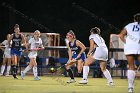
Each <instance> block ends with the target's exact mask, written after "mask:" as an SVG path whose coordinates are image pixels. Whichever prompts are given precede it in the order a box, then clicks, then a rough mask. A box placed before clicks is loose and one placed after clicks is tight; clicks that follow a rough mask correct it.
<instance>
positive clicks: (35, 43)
mask: <svg viewBox="0 0 140 93" xmlns="http://www.w3.org/2000/svg"><path fill="white" fill-rule="evenodd" d="M28 43H29V44H30V45H31V49H34V48H39V47H40V45H42V40H41V38H39V40H38V41H37V40H35V39H34V38H31V39H30V40H29V41H28ZM36 56H37V51H31V52H30V53H29V54H28V57H29V58H36Z"/></svg>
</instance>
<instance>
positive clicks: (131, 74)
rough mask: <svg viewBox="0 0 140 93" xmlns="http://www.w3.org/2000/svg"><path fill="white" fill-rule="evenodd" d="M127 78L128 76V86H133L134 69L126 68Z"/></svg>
mask: <svg viewBox="0 0 140 93" xmlns="http://www.w3.org/2000/svg"><path fill="white" fill-rule="evenodd" d="M127 78H128V88H133V87H134V79H135V71H134V70H128V71H127Z"/></svg>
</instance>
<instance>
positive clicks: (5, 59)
mask: <svg viewBox="0 0 140 93" xmlns="http://www.w3.org/2000/svg"><path fill="white" fill-rule="evenodd" d="M9 37H10V34H8V35H7V40H4V41H3V42H2V43H1V44H0V45H4V46H5V49H3V48H1V49H2V50H4V54H3V64H2V66H1V72H0V75H3V74H4V70H5V65H6V62H7V72H6V74H5V76H9V72H10V69H11V49H10V48H9V43H8V39H9ZM11 43H12V42H11Z"/></svg>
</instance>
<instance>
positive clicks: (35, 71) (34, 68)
mask: <svg viewBox="0 0 140 93" xmlns="http://www.w3.org/2000/svg"><path fill="white" fill-rule="evenodd" d="M33 73H34V77H36V76H38V73H37V67H35V66H34V67H33Z"/></svg>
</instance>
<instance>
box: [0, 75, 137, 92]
mask: <svg viewBox="0 0 140 93" xmlns="http://www.w3.org/2000/svg"><path fill="white" fill-rule="evenodd" d="M68 79H69V78H68V77H60V76H53V77H52V76H43V77H41V80H40V81H34V79H33V76H26V77H25V80H21V79H20V76H19V79H18V80H15V79H13V77H12V76H11V77H4V76H0V93H128V92H127V79H115V78H114V82H115V86H114V87H110V86H108V85H106V79H105V78H89V83H88V84H86V85H80V84H78V81H79V80H81V78H76V81H77V82H76V83H72V84H67V83H66V81H67V80H68ZM135 93H140V79H136V80H135Z"/></svg>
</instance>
